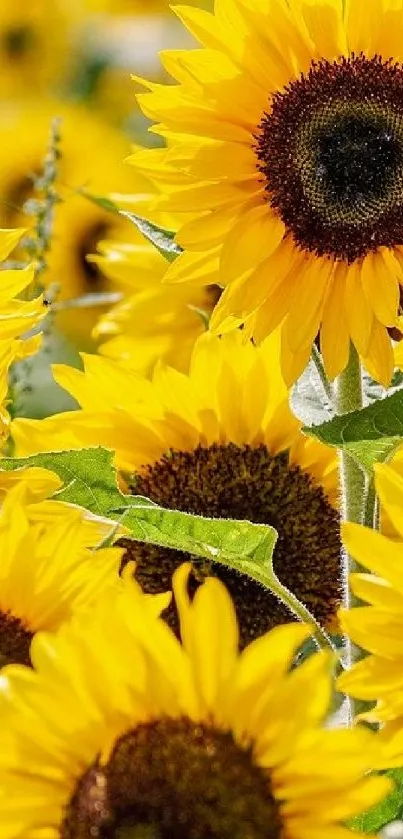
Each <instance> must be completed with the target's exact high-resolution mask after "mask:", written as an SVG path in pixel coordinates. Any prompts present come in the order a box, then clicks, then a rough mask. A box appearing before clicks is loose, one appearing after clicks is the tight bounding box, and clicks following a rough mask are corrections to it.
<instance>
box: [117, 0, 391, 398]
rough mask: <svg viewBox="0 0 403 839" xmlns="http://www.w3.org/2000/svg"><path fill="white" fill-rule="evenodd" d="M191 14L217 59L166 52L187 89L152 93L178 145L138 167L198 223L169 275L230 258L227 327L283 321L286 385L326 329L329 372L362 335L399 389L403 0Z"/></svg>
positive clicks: (139, 161)
mask: <svg viewBox="0 0 403 839" xmlns="http://www.w3.org/2000/svg"><path fill="white" fill-rule="evenodd" d="M176 13H177V15H178V16H179V17H180V19H181V20H182V21H183V23H184V24H185V25H186V26H187V28H188V29H189V31H190V32H191V33H192V34H193V35H194V36H195V37H196V38H197V39H198V40H199V41H200V42H201V44H202V46H203V49H199V50H191V51H190V50H189V51H179V50H176V51H175V50H174V51H168V52H166V53H163V57H162V60H163V63H164V66H165V68H166V69H167V70H168V71H169V73H170V74H171V76H173V78H174V79H175V80H176V81H177V84H176V85H169V86H165V85H157V84H153V83H146V82H145V83H144V84H145V86H146V87H147V88H148V90H147V92H146V93H142V94H140V95H139V97H138V98H139V102H140V106H141V107H142V109H143V111H144V113H145V115H146V116H148V117H149V118H151V119H153V120H155V119H156V120H157V123H158V124H157V125H156V126H154V129H153V130H154V131H156V132H157V133H160V134H161V135H162V136H163V137H164V138H166V139H167V148H166V149H156V150H154V151H153V150H147V151H142V152H140V153H136V154H135V155H134V156H133V157H132V162H133V163H135V165H136V166H137V169H138V171H141V170H142V168H143V167H144V168H145V169H146V170H147V172H148V173H149V174H150V173H151V172H152V171H154V179H155V181H156V182H158V183H162V184H163V185H164V190H165V196H164V198H163V206H164V207H166V208H169V209H171V210H173V211H175V212H180V211H183V212H186V213H188V212H191V213H192V214H193V215H194V217H193V219H192V220H191V221H190V222H185V224H184V225H182V226H181V228H180V230H179V232H178V235H177V241H178V242H179V243H180V244H181V245H182V246H183V247H184V248H185V250H186V252H185V254H184V255H183V256H181V257H180V258H179V259H178V260H177V262H176V263H175V264H174V265H173V266H172V267H171V268H170V270H169V272H168V275H167V279H170V281H172V282H179V281H181V280H182V278H183V276H184V273H185V274H186V276H187V278H188V279H190V280H191V279H192V272H191V270H190V272H189V262H190V264H191V260H189V254H191V256H192V257H194V256H195V255H197V256H198V258H199V261H200V260H201V259H203V258H204V259H205V260H207V259H209V258H211V259H217V258H218V259H219V264H220V277H221V279H220V282H221V284H222V285H225V286H226V289H225V292H224V294H223V296H222V298H221V300H220V303H219V305H218V307H217V309H216V311H215V314H214V316H213V319H212V328H213V329H214V330H215V331H218V332H222V331H223V330H224V329H227V328H232V327H233V325H234V319H235V323H237V322H239V321H240V322H242V323H246V325H247V329H248V331H249V333H250V334H251V335H253V336H254V338H255V340H257V341H260V340H262V339H263V338H264V337H265V336H266V335H268V334H269V333H270V332H271V331H272V330H273V329H274V328H275V327H276V326H277V325H278V324H280V323H281V324H282V343H283V350H282V364H283V370H284V374H285V376H286V379H287V381H291V380H294V379H295V378H297V376H298V375H299V374H300V373H301V371H302V370H303V368H304V367H305V365H306V363H307V360H308V357H309V353H310V349H311V346H312V343H313V341H314V340H315V338H316V336H317V335H318V333H320V342H321V350H322V354H323V358H324V363H325V367H326V370H327V372H328V375H329V376H330V378H333V377H334V376H337V375H338V374H339V373H340V372H341V371H342V370H343V369H344V368H345V366H346V364H347V361H348V357H349V347H350V340H351V341H352V342H353V344H354V345H355V347H356V348H357V351H358V353H359V355H360V357H361V358H362V361H363V363H364V365H365V367H366V368H367V370H368V371H369V372H370V374H371V375H372V376H373V377H374V378H375V379H376V380H377V381H379V382H381V383H383V384H385V385H387V384H388V383H389V381H390V379H391V376H392V370H393V353H392V345H391V340H390V337H389V334H388V329H394V328H395V327H396V322H397V317H398V312H399V288H400V285H401V284H403V223H402V205H403V162H402V161H403V64H402V61H403V50H402V46H401V45H402V43H403V3H402V2H401V0H379V2H371V3H367V4H363V3H362V0H348V2H345V3H343V2H342V0H321V2H320V3H319V2H315V0H289V2H286V0H268V2H266V3H264V4H262V3H261V0H217V2H216V3H215V12H214V14H210V13H208V12H204V11H201V10H198V9H193V8H189V7H187V6H178V7H177V8H176ZM173 172H176V178H175V177H174V176H173V174H172V173H173ZM185 265H186V268H187V271H186V272H184V266H185Z"/></svg>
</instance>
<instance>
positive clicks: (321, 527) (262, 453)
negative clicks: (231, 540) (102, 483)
mask: <svg viewBox="0 0 403 839" xmlns="http://www.w3.org/2000/svg"><path fill="white" fill-rule="evenodd" d="M133 491H135V492H136V493H139V494H140V495H145V496H147V497H149V498H151V499H152V500H153V501H155V502H157V503H159V504H161V505H162V506H164V507H168V508H176V509H178V510H183V511H185V512H189V513H196V514H198V515H203V516H210V517H216V518H232V519H247V520H249V521H252V522H256V523H259V524H270V525H272V526H273V527H275V528H276V530H277V532H278V541H277V545H276V548H275V553H274V567H275V570H276V573H277V574H278V576H279V578H280V579H281V581H282V582H283V583H284V584H285V585H286V586H287V587H288V588H289V589H291V590H292V591H293V592H294V594H296V595H297V597H298V598H299V599H300V600H302V601H303V602H304V603H305V605H306V606H308V608H309V609H310V610H311V611H312V612H313V614H314V615H315V617H316V618H317V620H319V621H320V623H321V624H322V625H327V626H329V625H330V624H331V622H332V621H333V619H334V616H335V613H336V610H337V606H338V604H339V603H340V599H341V579H340V535H339V520H338V514H337V512H336V511H335V510H334V509H333V508H332V507H331V505H330V503H329V501H328V500H327V498H326V496H325V495H324V492H323V490H322V488H321V487H320V486H318V485H316V484H315V483H314V481H313V480H312V478H311V477H310V476H309V474H308V473H306V472H304V471H302V469H300V468H299V467H298V466H291V465H290V464H289V462H288V454H287V453H282V454H279V455H276V456H272V455H271V454H270V452H269V451H268V449H267V448H266V446H264V445H261V446H256V447H252V446H237V445H235V444H234V443H229V444H227V445H218V444H214V445H212V446H210V447H209V448H203V447H202V446H199V447H198V448H197V449H195V450H194V451H188V452H182V451H173V452H171V453H169V454H168V455H166V456H165V457H163V458H161V460H160V461H158V462H157V463H155V464H153V465H152V466H149V467H147V468H145V469H143V470H142V473H141V474H140V475H139V476H138V479H137V481H136V486H135V487H134V488H133ZM121 544H123V545H124V546H125V547H126V554H125V561H128V560H129V559H134V560H135V562H136V572H135V576H136V578H137V580H138V581H139V583H140V585H141V586H142V587H143V589H144V590H145V591H146V592H150V593H156V592H161V591H166V590H167V589H169V588H171V580H172V573H173V571H174V570H175V569H176V568H177V567H178V565H180V564H181V563H182V562H183V561H185V560H186V561H189V560H193V562H192V564H193V574H192V576H191V578H190V582H189V590H190V594H191V595H192V594H193V593H194V592H195V590H196V588H197V587H198V585H199V584H200V582H202V581H203V579H204V578H205V577H206V576H207V575H208V574H214V575H215V576H216V577H218V578H219V579H220V580H222V582H224V583H225V585H226V586H227V588H228V589H229V592H230V594H231V596H232V598H233V601H234V604H235V608H236V611H237V616H238V621H239V625H240V634H241V646H242V647H243V646H245V645H246V644H248V643H250V641H252V640H253V639H254V638H257V637H259V636H260V635H263V634H264V633H265V632H267V631H268V630H269V629H271V628H272V627H273V626H276V625H278V624H281V623H285V622H287V621H289V620H292V615H291V613H290V612H289V611H288V609H287V608H286V607H285V606H284V605H283V604H282V603H280V602H279V601H278V600H277V598H276V597H275V596H274V595H273V594H272V593H271V592H270V591H268V590H266V589H264V588H263V587H262V586H261V585H259V584H258V583H256V582H254V581H253V580H251V579H250V578H249V577H247V576H245V575H243V574H239V573H237V572H235V571H233V570H231V569H230V568H227V567H224V566H221V565H218V564H214V565H211V564H210V563H208V562H204V561H202V560H197V559H195V558H194V557H191V556H190V555H189V554H183V553H180V552H178V551H174V550H169V549H165V548H160V547H155V546H153V545H146V544H142V543H138V542H130V541H128V540H123V542H122V543H121ZM166 619H167V621H168V623H169V625H170V626H171V628H172V629H173V630H174V631H175V632H176V633H178V632H179V629H178V618H177V614H176V609H175V605H174V604H173V605H171V606H170V607H169V609H168V612H167V614H166Z"/></svg>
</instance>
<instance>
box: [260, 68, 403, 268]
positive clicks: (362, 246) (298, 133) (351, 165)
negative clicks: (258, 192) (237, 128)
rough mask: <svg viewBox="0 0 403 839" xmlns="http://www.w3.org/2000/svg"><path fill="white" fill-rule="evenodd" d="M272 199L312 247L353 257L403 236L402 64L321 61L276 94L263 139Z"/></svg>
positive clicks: (323, 253) (292, 231) (262, 126)
mask: <svg viewBox="0 0 403 839" xmlns="http://www.w3.org/2000/svg"><path fill="white" fill-rule="evenodd" d="M256 153H257V158H258V168H259V169H260V171H261V172H262V174H263V176H264V178H265V186H266V191H267V194H268V197H269V200H270V202H271V204H272V206H273V208H275V209H276V210H277V211H278V212H279V214H280V216H281V218H282V219H283V221H284V223H285V225H286V227H287V229H288V232H289V233H290V234H292V236H293V237H294V239H295V241H296V243H297V244H298V245H299V246H300V247H301V248H302V249H303V250H307V251H310V252H314V253H316V254H317V255H319V256H330V257H332V258H334V259H341V260H345V261H347V262H353V261H354V260H355V259H359V258H361V257H363V256H365V255H366V254H367V253H369V252H370V251H373V250H376V249H377V248H378V247H381V246H386V247H393V246H395V245H396V244H400V243H402V242H403V67H401V66H400V65H396V64H392V63H391V62H390V61H382V59H381V58H379V57H378V56H375V57H374V58H371V59H368V58H365V56H363V55H359V56H352V57H351V58H348V59H347V58H343V59H341V60H340V61H338V62H334V63H331V62H328V61H322V62H320V63H318V64H316V63H314V64H313V65H312V67H311V69H310V71H309V73H308V74H307V75H302V76H301V77H300V78H299V79H297V80H296V81H295V82H292V83H291V84H290V85H289V86H288V87H287V88H286V89H285V91H284V92H282V93H278V94H276V95H275V96H274V98H273V101H272V106H271V110H270V111H269V112H267V113H266V114H264V116H263V119H262V121H261V124H260V126H259V130H258V135H257V144H256Z"/></svg>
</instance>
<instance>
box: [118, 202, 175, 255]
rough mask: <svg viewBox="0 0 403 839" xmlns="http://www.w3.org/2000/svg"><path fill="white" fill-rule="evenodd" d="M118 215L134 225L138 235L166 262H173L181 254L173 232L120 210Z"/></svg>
mask: <svg viewBox="0 0 403 839" xmlns="http://www.w3.org/2000/svg"><path fill="white" fill-rule="evenodd" d="M120 215H121V216H124V218H127V219H129V221H131V222H132V223H133V224H135V225H136V227H137V229H138V230H139V231H140V233H142V234H143V236H145V238H146V239H148V241H149V242H151V243H152V244H153V245H154V247H155V248H157V250H158V251H159V252H160V253H161V254H162V256H164V257H165V259H167V260H168V262H173V261H174V259H176V258H177V256H179V255H180V254H181V253H182V248H181V247H180V246H179V245H177V244H176V242H175V235H176V234H175V232H174V231H172V230H165V229H164V228H163V227H158V226H157V225H156V224H153V223H152V222H151V221H147V219H145V218H142V217H141V216H137V215H136V214H135V213H129V212H127V211H126V210H120Z"/></svg>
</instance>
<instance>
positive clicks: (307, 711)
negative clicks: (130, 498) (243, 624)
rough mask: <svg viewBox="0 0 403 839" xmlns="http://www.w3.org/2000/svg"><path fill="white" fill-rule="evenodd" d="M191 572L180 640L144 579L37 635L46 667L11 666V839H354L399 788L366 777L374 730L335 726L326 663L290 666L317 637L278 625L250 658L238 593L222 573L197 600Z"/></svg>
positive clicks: (1, 775)
mask: <svg viewBox="0 0 403 839" xmlns="http://www.w3.org/2000/svg"><path fill="white" fill-rule="evenodd" d="M188 574H189V566H186V565H185V566H182V567H181V568H180V569H179V570H178V571H177V572H176V573H175V577H174V590H175V596H176V599H177V602H178V604H179V611H180V617H181V630H182V644H180V643H179V642H178V640H177V639H176V638H175V637H174V636H173V635H172V633H171V631H170V630H169V629H168V628H167V627H166V625H165V624H164V623H163V622H162V621H161V620H159V619H158V618H157V617H156V615H155V608H154V609H153V611H152V610H150V608H149V606H148V604H147V602H146V600H145V598H144V595H143V594H142V593H141V591H140V590H139V589H138V588H137V587H136V586H135V584H134V583H132V584H131V586H130V587H129V586H127V587H126V588H125V589H124V590H123V591H121V592H120V593H119V595H117V594H116V595H115V596H114V597H113V599H111V598H105V597H104V598H101V600H100V602H99V603H98V604H97V606H96V607H95V609H94V615H93V617H92V618H91V617H90V616H87V618H86V619H85V620H84V619H81V620H78V619H75V620H73V621H72V622H71V623H70V624H69V626H66V627H64V628H62V630H60V632H59V633H58V634H57V635H55V636H51V637H49V636H48V635H47V634H46V633H40V634H39V635H37V636H36V638H35V639H34V641H33V643H32V660H33V664H34V668H35V669H33V670H29V669H27V668H21V667H19V668H17V667H13V666H9V667H7V668H5V669H4V670H3V672H2V677H1V695H0V698H1V705H2V720H3V733H4V738H3V741H2V750H1V755H0V790H1V792H0V816H1V818H0V837H1V839H14V837H15V836H17V835H19V836H24V837H26V839H31V837H32V839H34V837H36V836H37V835H38V831H40V833H41V835H45V834H46V836H47V837H49V839H59V837H63V839H73V837H74V839H78V837H79V839H86V837H88V839H89V837H91V836H94V835H108V836H113V837H115V836H119V835H121V832H125V831H126V830H127V829H130V830H131V831H133V829H134V830H135V829H136V827H137V828H138V827H141V828H142V830H143V831H144V830H145V831H146V832H147V835H148V832H149V830H150V827H151V828H154V829H155V830H156V833H157V834H158V835H161V836H176V837H178V839H182V837H187V836H189V835H192V836H193V837H195V839H198V838H199V837H200V839H201V837H204V836H209V837H211V839H214V837H220V839H226V838H227V837H234V836H235V837H240V836H245V835H247V836H248V837H253V839H254V837H267V836H270V837H273V839H276V837H280V836H288V837H290V839H305V837H307V836H309V837H311V838H312V837H319V836H323V835H324V834H326V836H329V837H330V839H348V837H349V836H351V839H352V837H353V835H357V834H350V832H349V831H348V829H347V828H346V827H344V826H342V824H341V822H342V821H343V820H345V819H347V818H349V817H351V816H353V815H355V814H357V813H359V812H361V811H362V810H363V809H365V808H366V807H368V806H369V805H371V804H375V803H376V802H378V801H379V800H381V799H382V798H383V796H384V795H385V794H386V793H387V792H388V790H389V788H390V782H389V781H388V780H387V779H385V778H380V777H365V773H366V772H367V771H368V770H369V769H370V768H371V766H372V765H373V763H374V761H375V760H376V757H377V751H378V749H377V737H376V735H374V734H373V733H372V732H370V731H366V730H356V731H352V730H350V731H347V730H346V731H337V730H333V731H329V730H327V729H324V728H323V727H322V722H323V720H324V718H325V716H326V713H327V710H328V705H329V700H330V694H331V679H330V674H329V664H330V662H329V658H328V656H327V655H326V654H324V653H317V654H316V655H314V656H313V657H311V658H310V659H309V660H308V661H306V662H305V663H304V664H302V665H301V666H300V667H299V668H297V669H296V670H295V669H294V670H293V671H291V672H289V667H290V664H291V662H292V660H293V658H294V655H295V653H296V651H297V648H298V647H299V646H300V644H301V643H302V642H303V641H304V640H305V639H306V638H307V637H308V635H309V630H308V629H307V628H306V627H305V626H303V625H294V626H285V627H280V628H277V629H275V630H273V631H272V632H270V633H268V634H267V635H265V636H264V637H263V638H261V639H259V641H257V642H255V643H254V644H253V645H251V646H250V647H248V648H247V649H246V650H245V651H244V652H243V653H242V654H240V655H239V654H238V651H237V643H238V633H237V625H236V619H235V614H234V610H233V607H232V603H231V599H230V597H229V596H228V593H227V592H226V590H225V588H224V586H222V585H221V584H220V583H219V582H218V581H217V580H211V579H210V580H208V581H207V582H205V583H204V584H203V586H202V587H201V589H200V590H199V591H198V593H197V594H196V596H195V598H194V600H193V602H192V603H191V602H189V599H188V596H187V577H188ZM262 662H264V664H263V665H262ZM63 709H66V711H68V712H67V713H63ZM27 766H29V772H27ZM152 835H154V832H152Z"/></svg>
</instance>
